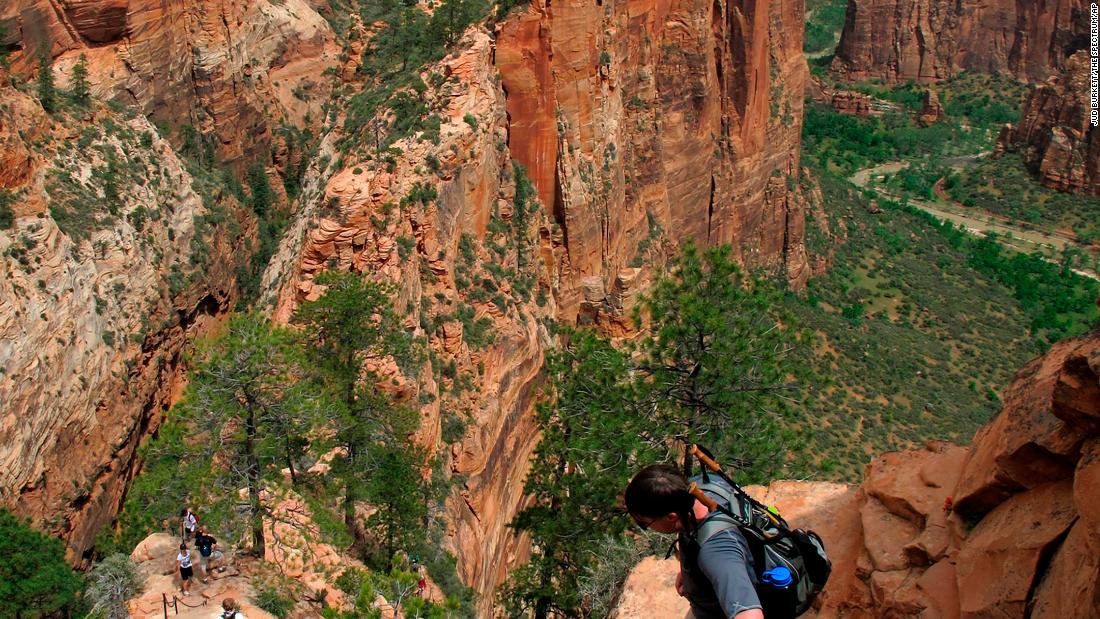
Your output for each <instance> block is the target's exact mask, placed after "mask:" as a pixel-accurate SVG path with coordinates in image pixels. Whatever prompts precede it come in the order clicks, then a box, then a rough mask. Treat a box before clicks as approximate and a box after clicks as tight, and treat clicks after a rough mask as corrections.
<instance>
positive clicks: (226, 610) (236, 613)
mask: <svg viewBox="0 0 1100 619" xmlns="http://www.w3.org/2000/svg"><path fill="white" fill-rule="evenodd" d="M239 608H240V607H239V606H237V600H234V599H233V598H225V599H224V600H222V614H220V615H218V619H244V614H243V613H241V611H240V610H239Z"/></svg>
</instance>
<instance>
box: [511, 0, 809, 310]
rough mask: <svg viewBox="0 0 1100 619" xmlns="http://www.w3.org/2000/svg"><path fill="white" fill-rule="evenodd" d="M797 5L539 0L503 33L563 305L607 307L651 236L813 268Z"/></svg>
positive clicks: (766, 262) (525, 158) (795, 273)
mask: <svg viewBox="0 0 1100 619" xmlns="http://www.w3.org/2000/svg"><path fill="white" fill-rule="evenodd" d="M802 14H803V5H802V2H799V1H797V0H771V1H757V0H740V1H735V2H729V3H709V2H701V1H700V0H673V1H644V2H604V3H598V2H597V3H593V2H586V1H583V0H565V1H564V2H554V3H552V4H551V3H550V2H541V1H537V2H534V3H532V4H531V5H530V7H529V8H527V9H526V10H523V11H521V12H519V13H518V14H517V15H514V16H513V17H512V18H511V19H509V20H508V21H507V22H505V23H504V24H503V25H502V26H501V27H500V28H499V32H498V42H497V55H496V63H497V66H498V67H499V68H500V73H501V77H502V79H503V82H502V86H503V88H504V91H505V92H506V93H507V105H508V116H509V121H510V123H509V140H508V144H509V147H510V149H511V151H512V153H513V156H514V157H515V158H516V159H518V160H519V161H520V162H522V163H523V164H524V165H525V166H527V168H528V170H530V174H531V177H532V179H533V180H534V183H535V186H536V187H537V188H538V192H539V196H540V197H541V198H542V200H543V203H544V204H546V205H548V206H552V208H553V213H554V218H555V221H556V223H558V224H560V226H561V235H562V237H563V245H562V247H561V251H559V252H557V253H556V254H555V256H554V259H555V261H556V263H557V266H558V269H559V271H560V277H561V286H560V290H559V293H560V295H559V301H560V303H561V308H562V310H563V312H564V314H563V317H571V316H574V315H576V314H577V313H578V311H586V312H589V313H596V314H598V313H599V312H600V311H601V310H604V309H608V307H609V306H614V305H615V303H617V301H618V299H617V298H616V290H617V289H619V288H621V287H622V285H623V282H624V281H626V282H632V281H633V279H634V277H635V275H636V274H635V272H634V271H632V270H630V267H634V266H640V265H641V264H643V263H644V262H645V261H646V259H647V258H648V257H650V256H649V255H648V254H647V253H646V252H647V249H653V248H656V246H658V244H659V243H661V242H669V243H671V244H672V245H673V246H674V245H676V244H678V243H680V242H682V241H683V240H687V239H693V240H695V241H696V242H698V243H703V244H712V243H731V244H733V246H734V248H735V252H736V254H737V256H738V258H739V259H740V260H741V261H742V262H743V263H744V264H746V265H748V266H752V267H755V266H765V267H771V268H776V267H780V268H785V269H786V270H787V272H788V275H789V277H790V279H791V280H792V281H793V282H795V284H796V285H799V284H801V283H803V282H804V281H805V279H806V276H807V273H808V270H807V267H806V253H805V248H804V246H803V213H802V210H801V205H800V201H799V199H798V197H797V196H796V195H794V193H793V191H792V190H791V189H789V188H790V187H793V186H794V183H792V182H791V179H790V177H792V176H797V175H798V170H799V166H798V156H799V137H800V132H801V125H802V93H803V90H804V82H805V80H806V75H807V72H806V65H805V60H804V58H803V56H802V52H801V44H802V38H801V32H802Z"/></svg>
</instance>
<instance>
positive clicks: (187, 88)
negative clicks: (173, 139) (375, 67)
mask: <svg viewBox="0 0 1100 619" xmlns="http://www.w3.org/2000/svg"><path fill="white" fill-rule="evenodd" d="M0 25H2V26H3V27H4V30H5V31H6V33H7V40H6V41H0V44H7V45H8V46H9V47H12V48H13V49H14V53H13V55H12V58H11V63H12V70H13V72H14V73H15V74H16V75H18V76H22V77H29V76H30V75H31V74H33V73H35V72H37V70H38V62H39V61H38V54H39V52H40V50H45V51H46V52H47V53H48V55H49V56H50V58H52V59H54V61H55V70H56V72H57V73H58V74H59V77H60V78H61V79H62V80H64V79H65V76H67V75H68V74H69V72H70V71H71V68H72V66H73V65H74V64H75V63H76V62H77V59H78V57H79V56H80V55H81V54H84V55H86V56H87V58H88V69H89V81H90V82H91V85H92V91H93V93H94V94H96V95H98V96H102V97H104V98H112V99H115V100H117V101H119V102H120V103H123V104H124V105H127V106H135V107H137V108H138V109H139V110H141V111H142V112H143V113H145V114H147V115H149V116H150V117H151V118H153V119H154V120H156V121H157V122H158V124H160V125H161V126H164V127H168V128H171V129H176V128H178V127H179V126H181V125H185V124H188V125H191V126H193V127H195V128H197V129H199V130H200V131H202V132H203V133H206V134H210V135H213V136H214V137H215V139H216V141H215V144H216V146H217V150H218V156H219V159H221V160H222V161H226V162H229V163H232V164H234V165H235V166H237V167H238V169H240V168H243V167H244V166H245V165H247V164H248V163H250V162H252V161H255V160H256V159H257V158H259V157H260V156H264V155H266V154H267V150H268V148H269V147H270V145H271V142H272V130H273V129H274V128H276V127H277V126H278V125H279V123H281V122H287V123H290V124H294V125H302V124H303V123H304V121H305V119H306V117H307V116H308V117H309V119H310V121H311V124H312V125H313V126H314V128H317V127H319V125H320V120H321V114H320V105H321V103H322V102H323V101H324V100H325V99H326V98H327V96H328V88H329V86H328V84H329V80H325V79H322V78H321V73H322V71H323V70H324V69H325V68H327V67H328V66H332V65H334V64H335V56H336V54H337V53H338V50H336V49H335V47H334V45H333V35H332V32H331V30H330V29H329V26H328V24H327V23H326V22H325V21H324V19H322V18H321V17H320V16H319V15H318V14H317V13H316V12H315V11H314V10H313V9H312V8H311V7H310V5H309V3H308V2H307V1H306V0H286V1H283V2H267V1H264V2H245V1H243V0H203V1H202V2H196V1H194V0H165V1H160V2H153V1H149V0H104V1H98V0H14V1H11V2H5V3H4V4H3V5H2V6H0Z"/></svg>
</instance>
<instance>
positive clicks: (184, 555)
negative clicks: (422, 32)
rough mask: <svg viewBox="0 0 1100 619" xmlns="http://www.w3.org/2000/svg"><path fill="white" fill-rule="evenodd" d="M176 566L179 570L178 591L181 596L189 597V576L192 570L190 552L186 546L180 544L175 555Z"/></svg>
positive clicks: (191, 574) (192, 573)
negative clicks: (181, 593)
mask: <svg viewBox="0 0 1100 619" xmlns="http://www.w3.org/2000/svg"><path fill="white" fill-rule="evenodd" d="M176 565H178V566H179V568H180V580H181V581H182V582H181V583H180V590H181V591H183V595H185V596H188V595H191V576H193V575H194V573H195V572H194V569H193V568H192V566H191V551H190V550H188V549H187V544H186V543H183V544H180V551H179V554H177V555H176Z"/></svg>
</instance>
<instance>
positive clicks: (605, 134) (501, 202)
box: [264, 0, 808, 616]
mask: <svg viewBox="0 0 1100 619" xmlns="http://www.w3.org/2000/svg"><path fill="white" fill-rule="evenodd" d="M802 8H803V7H802V3H801V2H799V1H797V0H793V1H791V0H788V1H784V2H740V3H731V4H730V5H729V6H723V5H714V4H710V3H702V2H694V1H693V2H682V3H675V2H674V3H671V4H668V3H662V2H656V3H637V2H630V3H622V2H620V3H614V2H605V3H603V4H598V3H592V2H587V3H583V2H573V3H566V4H564V5H558V4H555V5H554V6H553V8H550V7H548V6H546V5H544V4H533V5H530V6H522V7H520V8H518V9H516V10H515V11H513V13H512V14H511V15H510V16H509V17H508V18H507V19H506V20H504V21H503V22H502V23H501V24H500V25H498V26H497V30H496V33H495V34H496V38H495V46H494V45H493V43H494V40H493V39H492V38H491V37H490V35H489V34H488V33H487V32H484V31H475V30H471V31H470V32H468V33H467V35H466V38H464V39H463V41H462V42H460V43H459V45H458V49H459V50H460V51H459V52H456V53H455V54H454V55H452V56H450V57H448V59H446V60H445V61H443V62H442V63H440V65H438V66H435V67H429V68H427V70H425V71H423V72H422V74H421V77H422V78H423V80H424V82H425V83H426V84H428V85H429V86H428V88H427V90H426V92H424V93H423V94H421V95H420V97H421V99H422V100H423V101H425V102H426V104H427V106H428V111H429V113H434V114H437V115H439V116H440V117H441V118H442V123H441V126H440V132H439V143H438V144H433V143H432V140H430V139H428V138H427V137H425V136H424V135H422V134H414V135H412V136H409V137H406V138H402V139H400V140H398V141H397V142H396V143H395V144H394V146H395V147H397V151H395V152H396V153H397V154H395V155H394V156H393V157H392V159H391V161H390V162H389V164H387V163H385V162H380V161H379V160H378V158H377V157H376V156H372V154H371V153H372V148H371V147H372V146H373V140H372V138H371V137H370V136H366V135H342V132H343V130H341V129H337V130H336V131H334V132H333V135H331V136H329V138H326V140H324V141H323V143H322V146H321V151H320V153H319V155H320V158H321V160H322V161H326V162H328V161H331V162H333V163H331V165H330V166H329V168H328V169H319V168H318V169H315V170H314V171H313V173H312V174H311V175H310V177H309V178H308V179H307V183H306V189H305V191H304V193H303V197H302V200H301V203H302V207H303V210H302V212H301V213H300V216H299V217H298V218H297V219H296V220H295V222H293V223H292V228H291V230H290V232H288V233H287V235H286V236H285V238H284V243H283V245H282V246H281V248H280V251H279V252H278V254H277V255H276V256H275V258H274V259H273V261H272V264H271V266H270V267H269V269H268V271H267V274H266V276H265V288H266V289H267V290H269V291H270V294H269V296H268V297H267V298H266V299H265V300H264V303H265V304H269V305H270V306H271V307H272V308H273V312H274V315H275V317H276V318H277V319H279V320H288V319H289V318H290V317H291V315H292V313H293V310H294V308H295V307H296V306H297V304H298V303H300V302H301V301H302V300H304V299H312V298H316V297H317V296H319V295H320V294H322V292H323V290H322V289H321V287H319V286H318V285H317V284H315V283H314V280H315V277H316V275H317V274H318V273H320V272H321V271H323V270H324V269H326V268H337V269H342V270H353V271H358V272H363V273H367V274H370V275H371V276H372V277H376V278H379V279H383V280H387V281H391V282H394V283H396V284H397V285H398V286H399V289H400V292H399V294H398V302H399V305H400V307H401V308H402V310H403V311H404V312H405V313H406V315H407V316H408V326H409V328H410V329H411V330H413V331H414V332H416V333H418V334H420V335H423V336H425V337H426V338H427V340H428V343H429V347H430V348H431V350H432V357H433V358H434V362H433V364H434V366H435V368H434V369H435V371H429V369H428V368H427V367H425V368H424V370H423V372H422V373H421V375H420V376H419V377H416V380H415V382H416V383H417V384H416V386H415V391H416V394H410V397H415V398H417V399H418V400H420V401H421V403H422V404H423V403H424V402H429V403H428V404H423V405H422V406H421V412H422V416H423V418H422V429H421V433H420V437H419V438H420V440H421V441H422V442H423V443H425V444H427V445H429V446H433V447H435V448H436V449H438V450H440V451H441V452H443V453H444V454H446V455H447V474H448V475H450V476H451V477H452V478H454V479H455V480H456V481H457V484H456V488H455V490H454V492H453V494H452V496H451V499H450V500H449V502H448V514H449V520H450V521H451V523H452V526H451V528H450V530H449V532H448V536H447V538H446V539H445V540H444V543H445V544H446V545H447V546H448V547H449V548H450V549H451V550H452V551H454V552H455V554H456V556H457V557H458V568H459V572H460V574H461V576H462V578H463V580H464V581H465V582H466V583H467V584H469V585H470V586H473V587H474V588H475V589H476V590H477V591H478V592H479V593H480V594H481V601H480V611H481V612H482V613H483V614H485V615H486V616H487V615H489V614H490V613H491V608H492V606H493V603H494V600H493V592H494V590H495V589H496V587H497V586H499V584H500V583H501V582H503V580H504V578H505V577H506V576H507V574H508V572H509V571H510V570H511V569H513V568H514V567H516V566H517V565H518V564H519V563H520V562H522V561H523V560H525V558H526V545H525V544H526V542H525V541H524V540H523V539H522V538H519V537H518V536H516V534H515V533H514V532H513V531H512V530H511V529H509V528H508V527H507V524H508V523H509V522H510V521H511V519H512V518H513V516H514V515H515V514H516V513H517V512H518V510H519V509H521V508H522V507H523V505H524V501H525V497H524V495H523V479H524V476H525V474H526V471H527V460H528V457H529V455H530V453H531V451H532V449H533V448H534V445H535V441H536V440H537V427H536V425H535V421H534V416H533V409H532V406H533V402H534V399H535V397H536V396H537V395H538V392H539V389H540V388H541V380H542V379H541V366H542V359H543V355H544V353H545V350H546V349H547V347H549V346H551V345H552V339H551V337H550V335H549V333H550V331H549V329H548V327H547V325H549V324H550V323H551V322H552V321H563V322H566V323H574V322H576V321H582V322H584V321H595V322H597V323H599V324H601V325H602V326H603V327H604V328H606V329H608V330H609V331H611V332H613V333H623V332H627V331H629V330H630V329H632V327H630V326H629V325H628V323H627V318H626V317H627V316H628V315H629V309H630V305H631V303H632V302H633V297H634V296H635V295H636V294H637V293H638V292H639V291H640V290H643V289H644V284H645V282H647V281H651V279H652V277H653V269H654V266H656V265H659V264H660V263H661V261H662V260H663V258H664V257H665V256H667V255H669V254H670V253H671V252H672V251H674V250H675V247H676V246H678V245H679V244H680V243H682V242H683V241H685V240H688V239H691V240H694V241H696V242H699V243H702V244H715V243H731V244H732V245H733V246H734V248H735V251H736V254H737V257H738V258H739V259H740V260H741V261H742V262H743V263H744V264H745V265H746V266H748V267H768V268H771V269H773V270H779V271H780V272H783V273H786V274H787V276H788V277H789V278H790V279H791V281H792V282H793V283H795V284H796V285H800V284H802V283H803V282H804V281H805V279H806V277H807V275H808V267H807V265H806V255H805V249H804V245H803V241H802V234H803V232H802V231H803V214H802V207H801V201H800V200H801V196H799V195H798V194H797V193H796V190H795V189H794V187H796V183H795V182H794V181H795V178H794V176H795V175H797V174H798V170H799V167H798V153H799V138H800V131H801V122H802V92H803V88H804V84H803V82H804V80H805V76H806V66H805V61H804V59H803V57H802V54H801V37H800V36H799V35H798V34H796V33H801V20H802ZM355 62H356V60H355V59H354V58H353V59H352V60H351V64H352V65H354V63H355ZM353 68H354V67H351V69H353ZM352 72H353V70H350V69H349V68H348V67H345V69H344V70H343V73H344V74H349V73H352ZM353 105H354V103H352V102H347V103H345V104H341V105H340V106H339V107H340V108H341V109H347V108H348V107H351V106H353ZM341 135H342V137H341ZM349 138H350V139H351V142H352V144H351V146H348V145H347V144H344V146H342V147H341V148H340V149H338V148H337V144H338V143H340V142H342V141H344V140H346V139H349ZM341 150H343V152H341ZM513 160H515V161H516V162H518V163H520V164H522V166H523V168H524V169H525V170H526V173H525V176H527V177H529V179H530V181H531V183H532V184H533V191H534V194H535V195H534V196H531V197H530V198H528V199H527V200H526V203H525V204H522V205H521V202H522V201H521V200H520V199H519V198H517V194H518V193H519V192H521V191H522V190H521V189H520V186H521V185H523V180H522V179H520V178H519V177H517V171H516V169H514V168H513V164H512V161H513ZM425 186H430V187H432V188H433V189H434V190H435V194H436V196H435V197H433V198H427V199H422V198H420V197H417V196H418V195H420V196H422V195H423V188H424V187H425ZM536 197H537V198H538V203H536V202H535V199H536ZM403 248H404V249H403ZM463 316H465V318H463ZM478 320H484V321H485V322H484V323H483V324H485V325H490V330H491V331H492V332H493V333H494V334H495V338H494V339H493V340H492V341H489V342H487V341H485V340H484V339H483V338H480V337H477V331H478V330H479V328H477V324H476V321H478ZM472 327H475V328H473V329H472ZM447 367H450V368H451V369H450V370H448V371H447V372H444V373H442V374H441V373H440V371H439V370H440V368H447ZM456 411H457V412H458V414H460V415H462V416H463V417H464V418H465V419H466V420H467V422H468V425H467V428H466V431H465V434H464V436H461V437H450V438H446V437H444V427H445V426H446V425H447V420H448V416H449V415H453V414H455V412H456Z"/></svg>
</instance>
